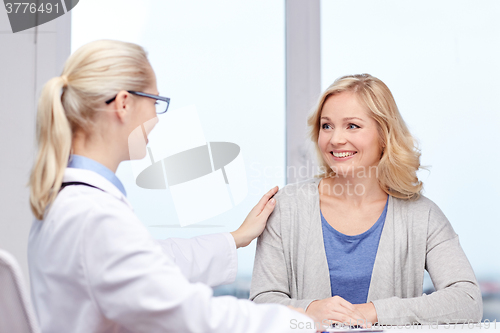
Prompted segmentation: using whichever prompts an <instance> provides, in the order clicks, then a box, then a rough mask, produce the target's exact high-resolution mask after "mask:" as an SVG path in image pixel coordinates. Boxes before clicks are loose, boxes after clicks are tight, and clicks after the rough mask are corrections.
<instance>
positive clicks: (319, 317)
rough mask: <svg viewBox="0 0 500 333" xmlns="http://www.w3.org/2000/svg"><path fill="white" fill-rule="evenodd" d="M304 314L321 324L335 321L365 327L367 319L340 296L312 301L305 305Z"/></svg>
mask: <svg viewBox="0 0 500 333" xmlns="http://www.w3.org/2000/svg"><path fill="white" fill-rule="evenodd" d="M306 314H307V315H308V316H309V317H312V318H313V319H314V321H315V322H320V323H322V324H326V323H336V322H337V323H343V324H348V325H351V326H354V325H359V326H363V327H366V325H365V323H366V320H367V319H366V317H365V316H364V315H363V314H362V313H361V311H359V310H358V309H357V308H356V306H355V305H353V304H351V303H350V302H348V301H346V300H345V299H343V298H342V297H340V296H333V297H330V298H325V299H322V300H319V301H313V302H312V303H311V304H309V306H308V307H307V310H306Z"/></svg>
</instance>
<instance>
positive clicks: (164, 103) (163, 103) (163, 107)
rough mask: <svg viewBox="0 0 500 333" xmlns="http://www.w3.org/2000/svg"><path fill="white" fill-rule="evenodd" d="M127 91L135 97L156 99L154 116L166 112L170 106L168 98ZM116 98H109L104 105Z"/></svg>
mask: <svg viewBox="0 0 500 333" xmlns="http://www.w3.org/2000/svg"><path fill="white" fill-rule="evenodd" d="M127 91H128V92H129V93H131V94H134V95H137V96H142V97H148V98H152V99H156V103H155V105H156V114H162V113H165V112H167V110H168V106H169V105H170V98H168V97H162V96H158V95H150V94H146V93H143V92H139V91H133V90H127ZM116 96H117V95H116ZM116 96H115V97H113V98H111V99H109V100H107V101H106V104H110V103H111V102H113V101H114V100H115V99H116Z"/></svg>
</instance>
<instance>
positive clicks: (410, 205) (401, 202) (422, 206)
mask: <svg viewBox="0 0 500 333" xmlns="http://www.w3.org/2000/svg"><path fill="white" fill-rule="evenodd" d="M392 200H393V201H394V206H395V207H404V208H405V209H408V210H410V211H414V212H418V211H430V210H436V209H439V207H438V205H437V204H436V203H435V202H434V201H432V200H431V199H429V198H428V197H426V196H424V195H422V194H420V195H419V196H418V198H416V199H401V198H396V197H394V196H392Z"/></svg>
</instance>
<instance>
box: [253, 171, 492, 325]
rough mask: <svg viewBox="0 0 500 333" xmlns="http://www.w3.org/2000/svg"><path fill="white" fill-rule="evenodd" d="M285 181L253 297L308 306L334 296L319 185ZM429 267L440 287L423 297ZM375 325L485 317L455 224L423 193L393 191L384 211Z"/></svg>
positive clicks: (260, 245)
mask: <svg viewBox="0 0 500 333" xmlns="http://www.w3.org/2000/svg"><path fill="white" fill-rule="evenodd" d="M320 180H321V179H313V180H308V181H306V182H302V183H298V184H292V185H287V186H285V187H284V188H283V189H281V190H280V191H279V192H278V193H277V194H276V196H275V197H276V201H277V204H276V207H275V209H274V212H273V213H272V215H271V216H270V217H269V220H268V222H267V226H266V229H265V230H264V232H263V233H262V235H261V236H260V237H259V239H258V242H257V253H256V255H255V264H254V270H253V276H252V285H251V289H250V299H251V300H253V301H255V302H257V303H281V304H284V305H292V306H295V307H300V308H304V309H306V308H307V306H308V305H309V303H311V302H312V301H313V300H317V299H324V298H328V297H331V296H332V295H331V287H330V273H329V270H328V264H327V260H326V254H325V247H324V243H323V232H322V228H321V217H320V207H319V192H318V183H319V181H320ZM424 269H426V270H427V271H428V272H429V275H430V277H431V279H432V282H433V284H434V287H435V289H436V290H437V291H436V292H433V293H432V294H430V295H425V294H422V288H423V279H424ZM370 301H371V302H373V304H374V306H375V309H376V311H377V316H378V323H379V324H381V325H396V324H406V323H414V322H418V323H435V322H439V323H446V322H456V321H457V320H459V321H460V322H462V321H468V320H471V321H476V322H477V321H480V320H481V319H482V314H483V303H482V298H481V292H480V289H479V286H478V284H477V281H476V277H475V276H474V272H473V270H472V267H471V265H470V263H469V261H468V260H467V257H466V256H465V253H464V251H463V250H462V247H461V246H460V243H459V241H458V235H457V234H456V233H455V232H454V230H453V228H452V226H451V224H450V222H449V221H448V219H447V218H446V217H445V216H444V214H443V212H442V211H441V210H440V209H439V207H438V206H437V205H436V204H435V203H434V202H432V201H431V200H429V199H427V198H426V197H424V196H421V197H420V198H419V199H418V200H413V201H409V200H401V199H397V198H395V197H393V196H389V205H388V207H387V216H386V220H385V224H384V228H383V231H382V235H381V237H380V242H379V247H378V251H377V255H376V258H375V264H374V266H373V272H372V278H371V282H370V288H369V292H368V300H367V302H370Z"/></svg>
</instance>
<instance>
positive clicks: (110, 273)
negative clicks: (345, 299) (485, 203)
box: [28, 168, 314, 333]
mask: <svg viewBox="0 0 500 333" xmlns="http://www.w3.org/2000/svg"><path fill="white" fill-rule="evenodd" d="M63 181H64V182H71V181H79V182H85V183H88V184H90V185H94V186H96V187H98V188H100V189H102V190H103V191H101V190H99V189H96V188H91V187H88V186H82V185H77V186H68V187H66V188H65V189H63V190H62V191H61V192H60V193H59V195H58V196H57V199H56V200H55V202H54V203H53V205H52V207H51V208H50V209H49V211H48V214H47V216H46V218H45V220H43V221H40V220H35V221H34V222H33V225H32V228H31V232H30V237H29V245H28V260H29V269H30V278H31V294H32V300H33V304H34V307H35V310H36V313H37V317H38V320H39V324H40V326H41V328H42V332H44V333H45V332H47V333H49V332H54V333H59V332H64V333H69V332H78V333H80V332H81V333H91V332H95V333H97V332H144V333H155V332H176V333H178V332H288V331H290V332H298V331H300V330H298V329H294V328H296V327H302V326H304V327H305V325H306V323H307V324H309V326H310V325H311V320H310V319H308V317H306V316H304V315H301V314H299V313H297V312H295V311H292V310H290V309H288V308H286V307H284V306H281V305H272V304H266V305H257V304H254V303H253V302H250V301H248V300H238V299H236V298H234V297H231V296H224V297H212V289H211V288H210V287H209V286H216V285H219V284H225V283H230V282H232V281H233V280H234V278H235V276H236V270H237V254H236V246H235V244H234V239H233V238H232V236H231V235H230V234H229V233H224V234H213V235H207V236H200V237H195V238H192V239H167V240H163V241H157V240H155V239H153V238H152V237H151V235H150V234H149V232H148V230H147V229H146V228H145V227H144V225H143V224H142V223H141V222H140V221H139V219H138V218H137V217H136V215H135V214H134V213H133V210H132V206H131V205H130V203H129V202H128V200H127V199H126V197H125V196H124V195H123V194H122V193H121V192H120V191H119V190H118V189H117V188H116V187H115V186H114V185H113V184H112V183H111V182H109V181H108V180H107V179H105V178H104V177H102V176H101V175H99V174H97V173H95V172H93V171H89V170H83V169H73V168H67V169H66V171H65V175H64V180H63ZM193 205H194V206H196V203H193ZM301 323H302V325H301ZM307 331H310V332H314V330H307Z"/></svg>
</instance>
